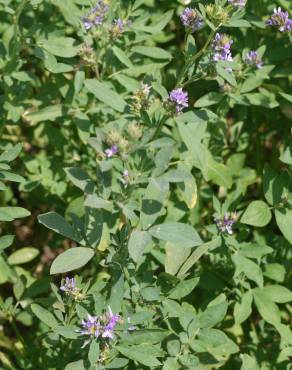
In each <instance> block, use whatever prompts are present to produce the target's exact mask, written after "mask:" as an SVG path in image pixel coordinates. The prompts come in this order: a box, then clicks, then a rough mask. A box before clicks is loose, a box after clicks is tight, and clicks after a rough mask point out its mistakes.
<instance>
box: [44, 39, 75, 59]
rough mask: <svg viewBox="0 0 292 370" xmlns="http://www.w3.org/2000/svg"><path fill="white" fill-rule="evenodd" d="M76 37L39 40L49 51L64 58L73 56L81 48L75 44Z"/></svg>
mask: <svg viewBox="0 0 292 370" xmlns="http://www.w3.org/2000/svg"><path fill="white" fill-rule="evenodd" d="M74 42H75V39H73V38H72V37H60V36H59V37H52V38H50V39H49V40H39V41H38V45H39V46H40V47H41V48H43V49H45V50H46V51H48V52H49V53H51V54H53V55H56V56H58V57H62V58H72V57H75V56H76V55H77V53H78V50H79V48H78V47H76V46H73V44H74Z"/></svg>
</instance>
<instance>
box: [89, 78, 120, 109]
mask: <svg viewBox="0 0 292 370" xmlns="http://www.w3.org/2000/svg"><path fill="white" fill-rule="evenodd" d="M84 84H85V86H86V88H87V89H88V90H89V91H90V92H91V93H92V94H93V95H94V96H95V97H96V98H97V99H98V100H100V101H101V102H103V103H104V104H105V105H108V106H109V107H111V108H113V109H115V110H117V111H118V112H123V111H124V110H125V108H126V105H127V104H126V102H125V101H124V99H122V98H121V96H120V95H119V94H117V93H116V92H115V91H114V90H111V89H110V88H109V87H108V85H107V84H105V83H103V82H99V81H97V80H93V79H90V80H85V82H84Z"/></svg>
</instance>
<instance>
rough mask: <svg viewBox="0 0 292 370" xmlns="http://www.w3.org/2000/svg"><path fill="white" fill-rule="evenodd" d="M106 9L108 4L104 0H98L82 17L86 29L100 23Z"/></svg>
mask: <svg viewBox="0 0 292 370" xmlns="http://www.w3.org/2000/svg"><path fill="white" fill-rule="evenodd" d="M108 10H109V6H108V5H107V3H106V2H105V1H104V0H98V1H97V3H96V5H95V6H94V7H93V8H92V9H91V10H90V12H89V14H88V15H87V16H86V17H83V18H82V22H83V25H84V28H85V29H86V31H88V30H90V29H91V28H92V27H95V26H99V25H101V24H102V23H103V21H104V18H105V16H106V14H107V12H108Z"/></svg>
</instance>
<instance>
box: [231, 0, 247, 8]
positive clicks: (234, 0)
mask: <svg viewBox="0 0 292 370" xmlns="http://www.w3.org/2000/svg"><path fill="white" fill-rule="evenodd" d="M246 1H247V0H228V2H229V4H231V5H233V6H235V7H237V8H244V7H245V4H246Z"/></svg>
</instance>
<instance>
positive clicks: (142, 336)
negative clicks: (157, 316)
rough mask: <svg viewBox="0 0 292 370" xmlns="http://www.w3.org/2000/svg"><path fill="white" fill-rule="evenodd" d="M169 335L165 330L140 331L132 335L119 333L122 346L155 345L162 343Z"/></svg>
mask: <svg viewBox="0 0 292 370" xmlns="http://www.w3.org/2000/svg"><path fill="white" fill-rule="evenodd" d="M131 321H132V320H131ZM169 335H170V332H169V331H167V330H161V329H140V330H137V331H134V332H132V333H125V334H124V333H121V334H120V335H119V336H120V338H121V339H122V342H123V343H124V344H143V343H148V344H155V343H160V342H162V341H163V340H164V339H165V338H167V337H168V336H169Z"/></svg>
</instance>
